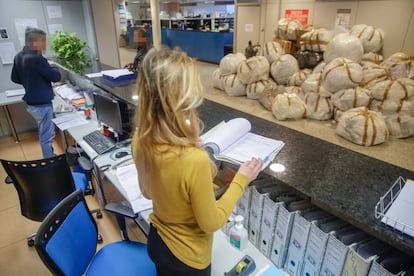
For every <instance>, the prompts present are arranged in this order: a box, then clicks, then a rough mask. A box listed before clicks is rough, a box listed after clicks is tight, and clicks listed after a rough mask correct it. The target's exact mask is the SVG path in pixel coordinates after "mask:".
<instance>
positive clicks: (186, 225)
mask: <svg viewBox="0 0 414 276" xmlns="http://www.w3.org/2000/svg"><path fill="white" fill-rule="evenodd" d="M159 149H161V150H162V151H164V150H165V149H169V150H170V151H168V152H169V153H163V154H156V155H155V156H153V159H154V164H155V167H154V168H153V169H152V170H151V171H150V172H149V174H150V175H149V179H150V180H149V182H148V183H140V187H141V191H145V192H144V195H146V196H147V197H148V198H151V199H152V201H153V213H152V214H151V215H150V218H149V219H150V221H151V223H152V224H153V225H154V227H155V228H156V229H157V231H158V234H159V235H160V237H161V238H162V240H163V241H164V242H165V244H166V245H167V246H168V248H169V249H170V250H171V252H172V253H173V254H174V255H175V256H176V257H177V258H178V259H179V260H180V261H182V262H183V263H185V264H187V265H188V266H190V267H193V268H196V269H204V268H206V267H207V266H208V265H209V264H210V263H211V254H212V245H213V234H214V232H215V231H216V230H218V229H220V228H221V227H222V226H223V225H224V223H225V222H226V221H227V219H228V217H229V216H230V214H231V212H232V210H233V208H234V206H235V204H236V203H237V201H238V200H239V199H240V197H241V196H242V194H243V191H244V189H245V187H246V186H247V185H248V184H249V180H248V178H247V177H246V176H244V175H242V174H236V176H235V177H234V179H233V182H232V183H231V184H230V186H229V188H228V189H227V191H226V192H225V193H224V195H223V196H222V197H221V198H220V199H219V200H217V201H216V199H215V197H214V191H213V184H212V175H211V168H210V162H209V157H208V155H207V153H206V152H205V151H203V150H201V149H198V148H193V147H189V148H186V149H184V151H183V152H182V153H181V154H177V152H178V148H176V147H171V146H168V145H162V146H159ZM132 152H133V155H134V158H135V157H136V156H138V154H139V152H140V148H139V145H137V143H136V139H134V140H133V143H132ZM137 169H138V174H139V173H140V170H139V168H137Z"/></svg>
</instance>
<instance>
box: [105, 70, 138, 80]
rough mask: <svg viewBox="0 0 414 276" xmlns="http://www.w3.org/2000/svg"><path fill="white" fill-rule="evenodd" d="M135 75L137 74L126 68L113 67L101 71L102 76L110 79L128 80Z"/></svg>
mask: <svg viewBox="0 0 414 276" xmlns="http://www.w3.org/2000/svg"><path fill="white" fill-rule="evenodd" d="M136 76H137V75H136V74H135V73H134V72H131V71H129V70H128V69H114V70H104V71H102V77H103V78H104V79H107V80H110V81H122V80H130V79H134V78H136Z"/></svg>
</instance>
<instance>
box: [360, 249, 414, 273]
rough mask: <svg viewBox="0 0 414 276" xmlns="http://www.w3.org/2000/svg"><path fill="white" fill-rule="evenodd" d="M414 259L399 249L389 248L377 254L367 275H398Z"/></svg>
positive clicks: (413, 261) (413, 262)
mask: <svg viewBox="0 0 414 276" xmlns="http://www.w3.org/2000/svg"><path fill="white" fill-rule="evenodd" d="M412 264H414V259H413V258H412V257H410V256H408V255H407V254H404V253H402V252H401V251H399V250H396V249H394V250H391V251H389V252H387V253H386V254H383V255H382V256H378V257H377V258H376V259H375V260H374V261H373V262H372V265H371V268H370V269H369V273H368V276H398V275H403V274H404V272H405V271H406V270H408V269H409V267H410V265H412Z"/></svg>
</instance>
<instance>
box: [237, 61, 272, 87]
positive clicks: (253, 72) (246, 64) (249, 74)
mask: <svg viewBox="0 0 414 276" xmlns="http://www.w3.org/2000/svg"><path fill="white" fill-rule="evenodd" d="M269 71H270V64H269V62H268V61H267V59H266V58H265V57H263V56H254V57H251V58H248V59H246V60H244V61H242V62H241V63H240V65H239V68H238V70H237V75H238V77H239V79H240V81H241V82H242V83H243V84H249V83H252V82H256V81H259V80H267V79H269Z"/></svg>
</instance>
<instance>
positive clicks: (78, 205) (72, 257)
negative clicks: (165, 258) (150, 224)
mask: <svg viewBox="0 0 414 276" xmlns="http://www.w3.org/2000/svg"><path fill="white" fill-rule="evenodd" d="M96 237H97V227H96V222H95V220H94V219H93V217H92V215H91V213H90V212H89V209H88V206H87V204H86V202H85V197H84V195H83V193H82V191H81V190H77V191H75V192H73V193H72V194H70V195H69V196H67V197H66V198H65V199H63V200H62V201H61V202H60V203H59V204H58V205H56V207H55V208H53V210H52V211H51V212H50V213H49V214H48V215H47V217H46V218H45V219H44V220H43V222H42V223H41V225H40V227H39V229H38V231H37V235H36V239H35V248H36V250H37V252H38V254H39V256H40V258H41V259H42V261H43V263H44V264H45V265H46V266H47V267H48V269H49V270H50V271H51V272H52V273H53V274H54V275H67V276H68V275H99V276H103V275H111V276H113V275H122V276H128V275H140V276H145V275H156V270H155V265H154V263H153V262H152V261H151V259H150V258H149V256H148V253H147V246H146V244H143V243H140V242H133V241H118V242H113V243H110V244H108V245H106V246H104V247H103V248H101V249H100V250H99V251H98V252H96V246H97V239H96Z"/></svg>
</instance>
